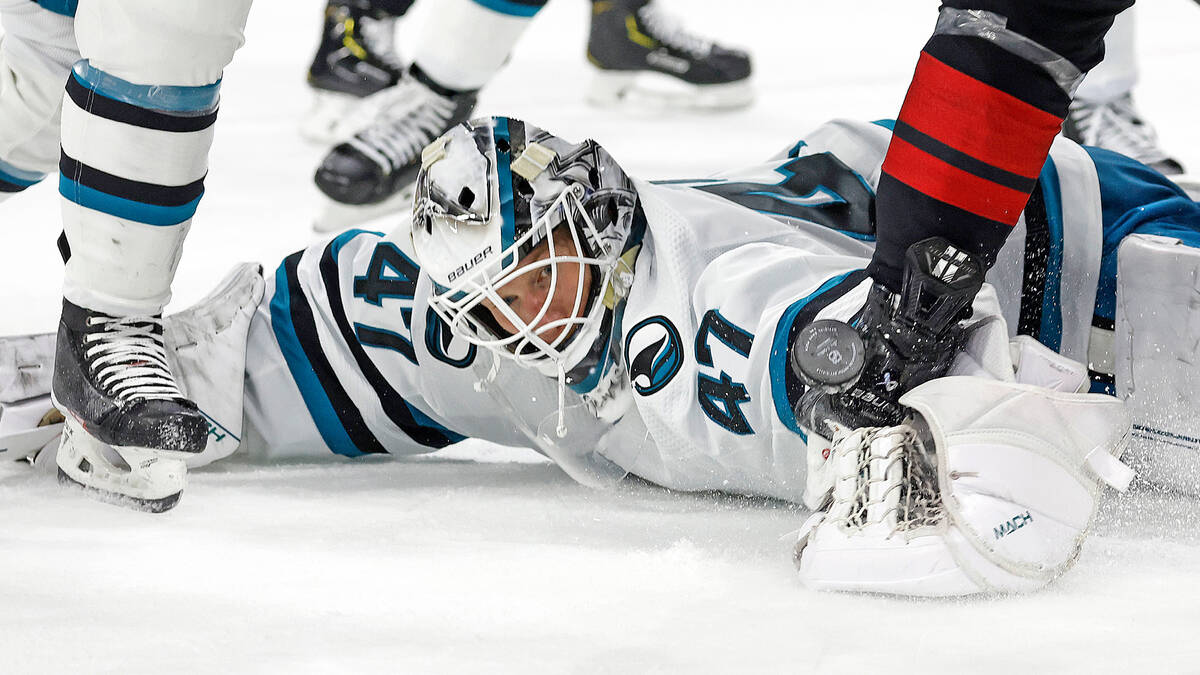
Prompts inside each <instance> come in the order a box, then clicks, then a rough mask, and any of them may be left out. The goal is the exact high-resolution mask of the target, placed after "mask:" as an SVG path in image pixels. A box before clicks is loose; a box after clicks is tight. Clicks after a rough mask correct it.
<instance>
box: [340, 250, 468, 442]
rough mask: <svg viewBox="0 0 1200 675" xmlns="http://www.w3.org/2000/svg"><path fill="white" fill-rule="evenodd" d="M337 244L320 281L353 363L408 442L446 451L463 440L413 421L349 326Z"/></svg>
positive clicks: (409, 412) (410, 414) (400, 397)
mask: <svg viewBox="0 0 1200 675" xmlns="http://www.w3.org/2000/svg"><path fill="white" fill-rule="evenodd" d="M336 241H337V239H335V240H334V242H336ZM334 242H330V244H329V245H328V246H326V247H325V252H324V253H322V254H321V263H320V270H321V280H322V281H323V282H324V283H325V295H326V297H327V299H328V300H329V309H330V311H331V313H332V314H333V318H334V321H335V322H336V323H337V327H338V330H339V331H340V332H341V334H342V340H343V341H344V342H345V343H346V346H347V347H349V348H350V353H351V354H352V355H353V356H354V362H355V363H356V364H358V368H359V370H360V371H361V372H362V374H363V377H364V378H366V380H367V383H368V384H370V385H371V389H373V390H374V391H375V395H376V396H378V397H379V403H380V405H382V406H383V412H384V414H385V415H387V417H388V419H389V420H391V421H392V424H395V425H396V426H397V427H399V428H400V429H401V430H402V431H404V433H405V434H407V435H408V437H409V438H411V439H413V440H414V441H416V442H417V443H420V444H421V445H424V446H426V447H429V448H444V447H446V446H447V445H451V444H453V443H457V442H458V441H460V440H462V438H463V437H462V436H459V435H457V434H454V435H448V434H446V433H444V432H443V431H441V430H438V429H434V428H432V427H428V426H425V425H423V424H421V423H420V422H418V421H417V420H416V419H415V418H414V417H413V414H412V408H410V407H409V405H408V402H407V401H405V400H404V397H403V396H401V395H400V393H399V392H397V391H396V390H395V389H393V388H392V386H391V385H390V384H388V382H387V378H385V377H384V376H383V373H380V372H379V369H378V368H377V367H376V366H375V362H374V361H372V360H371V357H370V356H367V350H365V349H363V346H362V344H361V343H360V342H359V341H358V337H357V335H356V334H355V332H354V329H353V327H352V326H351V325H350V321H349V320H348V319H347V318H346V309H345V306H344V305H343V304H342V293H341V283H340V282H339V279H338V264H337V260H336V259H335V258H334V256H333V247H334ZM451 433H453V432H451Z"/></svg>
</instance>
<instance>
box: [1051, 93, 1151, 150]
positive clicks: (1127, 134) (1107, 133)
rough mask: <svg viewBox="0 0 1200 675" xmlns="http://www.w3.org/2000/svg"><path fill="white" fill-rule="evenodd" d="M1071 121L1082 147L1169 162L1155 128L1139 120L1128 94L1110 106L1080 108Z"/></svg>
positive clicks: (1098, 105) (1075, 111)
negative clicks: (1091, 146)
mask: <svg viewBox="0 0 1200 675" xmlns="http://www.w3.org/2000/svg"><path fill="white" fill-rule="evenodd" d="M1071 117H1072V118H1073V121H1074V122H1075V124H1076V125H1077V127H1078V128H1079V136H1080V143H1081V144H1083V145H1095V146H1099V147H1102V148H1106V149H1108V150H1113V151H1115V152H1119V153H1121V154H1123V155H1127V156H1129V157H1132V158H1134V159H1136V160H1138V161H1140V162H1145V163H1153V162H1158V161H1162V160H1164V159H1166V157H1167V154H1166V153H1165V152H1163V150H1162V149H1161V148H1160V147H1159V146H1158V135H1157V134H1156V133H1155V132H1154V128H1153V127H1151V126H1150V125H1149V124H1146V123H1145V122H1144V121H1142V119H1141V118H1140V117H1138V113H1137V109H1136V108H1134V106H1133V98H1132V97H1131V96H1129V95H1128V94H1126V95H1125V96H1122V97H1121V98H1118V99H1116V100H1114V101H1109V102H1107V103H1097V104H1078V105H1077V107H1076V108H1075V109H1074V110H1072V111H1071Z"/></svg>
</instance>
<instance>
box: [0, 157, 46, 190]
mask: <svg viewBox="0 0 1200 675" xmlns="http://www.w3.org/2000/svg"><path fill="white" fill-rule="evenodd" d="M45 177H46V174H44V173H36V172H33V171H25V170H24V169H18V168H17V167H15V166H13V165H12V164H9V163H8V162H5V161H4V160H2V159H0V180H2V181H4V182H5V183H11V184H13V185H16V186H17V187H19V188H27V187H29V186H30V185H33V184H35V183H37V182H38V181H40V180H42V179H43V178H45Z"/></svg>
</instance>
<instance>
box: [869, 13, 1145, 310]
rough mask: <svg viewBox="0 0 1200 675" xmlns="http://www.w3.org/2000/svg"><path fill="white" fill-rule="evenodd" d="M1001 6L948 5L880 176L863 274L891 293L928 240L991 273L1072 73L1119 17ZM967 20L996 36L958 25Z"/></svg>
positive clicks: (1064, 104)
mask: <svg viewBox="0 0 1200 675" xmlns="http://www.w3.org/2000/svg"><path fill="white" fill-rule="evenodd" d="M984 1H985V2H986V1H987V0H984ZM997 2H998V3H999V4H1003V5H1005V7H1004V9H1006V10H1007V11H1009V12H1010V14H1009V15H1008V16H1012V17H1014V19H1015V20H1013V21H1010V20H1009V19H1008V18H1006V17H1005V16H999V15H996V14H991V15H982V19H981V16H980V15H974V14H973V13H966V12H965V11H964V10H959V9H955V8H950V7H944V8H943V10H942V16H941V20H940V21H939V25H938V31H937V32H936V33H935V34H934V36H933V37H932V38H930V40H929V42H927V43H926V45H925V48H924V50H922V52H921V56H920V59H919V61H918V63H917V68H916V72H915V74H914V75H913V81H912V84H911V85H910V86H909V90H908V94H907V95H906V97H905V100H904V105H903V106H902V108H901V109H900V114H899V116H898V119H897V122H896V128H895V134H894V135H893V137H892V142H891V145H890V146H889V148H888V153H887V156H886V158H885V159H884V163H883V173H882V175H881V177H880V181H879V190H878V193H877V202H876V229H877V235H878V243H877V246H876V250H875V255H874V256H873V258H872V260H871V265H870V268H869V269H870V271H871V274H872V276H873V277H874V278H875V279H876V280H877V281H879V282H880V283H882V284H884V285H885V286H887V287H888V288H890V289H892V290H898V289H899V287H900V284H901V279H902V269H901V268H900V266H901V265H902V261H903V260H904V252H905V251H906V250H907V249H908V247H909V246H910V245H911V244H913V243H915V242H917V241H920V240H922V239H925V238H928V237H932V236H942V237H945V238H946V239H948V240H950V241H951V242H953V243H954V244H955V245H957V246H958V247H960V248H962V249H964V250H966V251H970V252H971V253H972V254H974V255H975V256H976V257H977V258H978V259H979V260H980V262H981V263H982V264H983V265H984V266H985V267H991V265H992V263H994V262H995V259H996V255H997V253H998V252H999V250H1000V247H1001V246H1003V244H1004V240H1005V239H1006V238H1007V237H1008V235H1009V232H1010V231H1011V230H1012V226H1013V225H1015V224H1016V222H1017V221H1018V219H1019V218H1020V215H1021V211H1022V210H1023V209H1024V208H1025V204H1026V202H1027V201H1028V200H1029V195H1030V193H1031V192H1032V191H1033V189H1034V186H1035V185H1036V181H1037V176H1038V174H1039V173H1040V172H1041V170H1042V166H1043V165H1044V164H1045V161H1046V156H1047V154H1048V153H1049V150H1050V144H1051V143H1052V142H1053V140H1054V137H1055V136H1056V135H1057V134H1058V132H1059V130H1060V128H1061V126H1062V122H1063V119H1064V118H1065V117H1066V115H1067V109H1068V107H1069V106H1070V103H1071V92H1072V91H1073V87H1074V84H1077V82H1078V76H1079V73H1080V71H1083V70H1086V69H1087V68H1090V67H1091V66H1093V65H1095V63H1096V62H1097V61H1099V58H1100V55H1102V54H1103V47H1102V40H1103V36H1104V32H1106V31H1107V29H1108V26H1109V25H1111V19H1112V15H1114V14H1115V13H1116V11H1118V10H1117V9H1116V8H1115V7H1114V8H1113V9H1112V10H1105V11H1100V10H1098V9H1097V8H1095V7H1090V6H1089V7H1088V8H1087V9H1086V10H1084V9H1077V8H1075V7H1072V8H1069V9H1063V8H1052V9H1047V8H1046V7H1044V6H1041V4H1039V3H1030V4H1023V3H1020V2H1007V1H1006V0H994V1H993V2H991V4H997ZM1108 2H1109V4H1112V3H1114V2H1127V0H1108ZM949 4H953V3H947V5H949ZM964 4H965V3H964ZM973 4H979V0H975V3H973ZM1042 4H1045V3H1042ZM1026 8H1027V9H1026ZM1107 11H1111V12H1112V13H1111V14H1107ZM1035 12H1037V13H1038V14H1036V16H1041V15H1042V14H1046V13H1047V12H1050V13H1051V14H1054V16H1055V17H1056V18H1057V19H1061V21H1059V22H1058V23H1054V22H1051V23H1053V25H1057V26H1060V27H1061V26H1063V25H1065V23H1064V22H1068V23H1069V22H1071V21H1073V22H1074V24H1073V25H1076V27H1078V28H1080V30H1078V31H1075V32H1071V31H1066V30H1065V29H1064V31H1063V32H1064V33H1066V34H1067V35H1068V37H1069V40H1068V39H1065V38H1064V39H1061V40H1060V39H1058V38H1057V37H1056V36H1055V35H1054V34H1052V33H1047V34H1046V35H1042V34H1040V33H1039V31H1038V30H1035V29H1033V28H1032V27H1031V26H1033V25H1038V21H1035V19H1036V16H1035V14H1034V13H1035ZM1067 13H1070V15H1069V16H1067ZM1059 14H1063V15H1064V16H1063V17H1059V16H1058V15H1059ZM1106 14H1107V20H1105V15H1106ZM1042 20H1044V21H1050V18H1049V17H1042ZM973 21H974V22H976V23H978V24H980V25H984V27H985V28H990V27H991V26H994V27H995V30H972V29H971V28H970V27H969V26H968V27H967V28H963V24H964V23H965V24H970V23H971V22H973ZM989 22H993V23H991V24H990V25H987V24H989ZM1012 26H1022V27H1024V30H1023V32H1021V33H1018V32H1016V31H1014V30H1011V29H1010V27H1012ZM1046 30H1049V29H1046ZM997 33H1000V34H1001V35H1000V37H999V38H997V37H996V34H997ZM1082 33H1087V34H1088V35H1090V38H1087V39H1085V36H1083V35H1081V34H1082ZM1026 36H1032V38H1030V37H1026ZM1035 39H1039V40H1042V42H1036V41H1034V40H1035ZM1047 44H1050V46H1044V45H1047ZM1053 48H1059V49H1062V50H1064V51H1066V52H1067V53H1066V54H1062V52H1055V51H1053ZM1060 54H1061V55H1060ZM1070 73H1074V74H1075V77H1074V79H1073V80H1072V78H1071V77H1068V76H1067V75H1069V74H1070Z"/></svg>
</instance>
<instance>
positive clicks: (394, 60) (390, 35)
mask: <svg viewBox="0 0 1200 675" xmlns="http://www.w3.org/2000/svg"><path fill="white" fill-rule="evenodd" d="M361 25H362V38H363V42H364V43H366V47H367V49H368V50H369V51H370V52H371V53H372V54H373V55H374V56H375V58H377V59H379V60H380V61H382V62H383V64H384V65H386V66H388V67H389V68H391V69H393V70H397V71H399V70H404V61H402V60H401V59H400V54H399V53H397V52H396V19H395V18H394V17H387V18H383V19H373V18H371V17H369V16H364V17H363V18H362V21H361Z"/></svg>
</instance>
